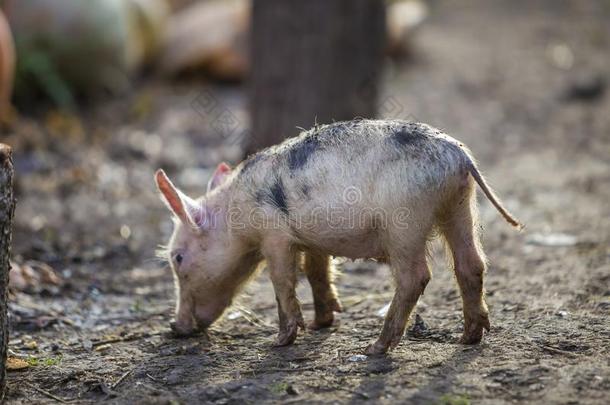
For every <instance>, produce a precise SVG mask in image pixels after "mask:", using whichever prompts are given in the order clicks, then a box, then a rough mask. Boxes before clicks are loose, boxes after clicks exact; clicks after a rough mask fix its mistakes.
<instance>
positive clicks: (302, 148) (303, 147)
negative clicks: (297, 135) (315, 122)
mask: <svg viewBox="0 0 610 405" xmlns="http://www.w3.org/2000/svg"><path fill="white" fill-rule="evenodd" d="M319 145H320V140H319V139H318V136H317V135H309V136H307V137H305V138H304V139H302V140H301V141H300V142H298V143H296V144H295V145H293V146H292V148H291V149H290V151H289V152H288V168H289V169H290V170H291V171H292V170H297V169H300V168H301V167H303V166H305V163H307V161H308V160H309V158H310V157H311V155H312V154H313V153H314V152H315V151H316V150H317V149H318V146H319Z"/></svg>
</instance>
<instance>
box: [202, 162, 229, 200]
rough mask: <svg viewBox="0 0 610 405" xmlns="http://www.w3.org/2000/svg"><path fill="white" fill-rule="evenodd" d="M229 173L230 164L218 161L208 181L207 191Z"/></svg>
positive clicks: (220, 182) (222, 180)
mask: <svg viewBox="0 0 610 405" xmlns="http://www.w3.org/2000/svg"><path fill="white" fill-rule="evenodd" d="M229 174H231V166H229V165H228V164H226V163H225V162H222V163H220V164H219V165H218V167H216V170H214V174H213V175H212V178H211V179H210V181H209V182H208V193H209V192H210V191H212V190H214V189H215V188H216V187H218V186H220V185H221V184H222V183H223V182H224V181H225V179H226V178H227V176H228V175H229Z"/></svg>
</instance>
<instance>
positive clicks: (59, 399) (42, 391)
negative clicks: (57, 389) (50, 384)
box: [25, 382, 71, 404]
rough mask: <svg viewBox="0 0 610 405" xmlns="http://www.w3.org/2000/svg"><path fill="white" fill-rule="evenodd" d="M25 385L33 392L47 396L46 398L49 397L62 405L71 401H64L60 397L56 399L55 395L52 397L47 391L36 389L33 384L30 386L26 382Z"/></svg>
mask: <svg viewBox="0 0 610 405" xmlns="http://www.w3.org/2000/svg"><path fill="white" fill-rule="evenodd" d="M25 385H27V386H28V387H30V388H32V389H33V390H35V391H38V392H39V393H41V394H42V395H44V396H47V397H49V398H51V399H54V400H56V401H58V402H61V403H62V404H68V403H69V402H70V401H71V400H66V399H63V398H61V397H58V396H57V395H53V394H51V393H50V392H49V391H47V390H43V389H42V388H40V387H37V386H35V385H33V384H30V383H29V382H26V383H25Z"/></svg>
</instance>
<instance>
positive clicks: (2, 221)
mask: <svg viewBox="0 0 610 405" xmlns="http://www.w3.org/2000/svg"><path fill="white" fill-rule="evenodd" d="M14 212H15V199H14V197H13V162H12V158H11V148H9V147H8V146H6V145H3V144H1V143H0V362H1V363H2V364H1V365H0V366H1V367H0V401H1V400H2V398H4V392H5V387H6V351H7V346H8V317H7V299H8V290H7V288H8V273H9V270H10V269H11V267H10V262H9V258H10V253H11V225H12V222H13V214H14Z"/></svg>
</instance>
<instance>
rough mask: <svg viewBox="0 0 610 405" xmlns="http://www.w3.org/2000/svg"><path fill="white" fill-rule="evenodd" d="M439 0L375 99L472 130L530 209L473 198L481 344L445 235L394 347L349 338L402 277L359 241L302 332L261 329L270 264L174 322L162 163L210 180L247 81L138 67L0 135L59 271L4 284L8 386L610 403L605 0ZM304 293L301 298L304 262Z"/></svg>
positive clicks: (194, 184)
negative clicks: (465, 327) (26, 287)
mask: <svg viewBox="0 0 610 405" xmlns="http://www.w3.org/2000/svg"><path fill="white" fill-rule="evenodd" d="M557 3H559V4H561V7H560V6H559V5H557ZM430 4H431V14H430V17H429V19H428V20H427V21H426V23H425V24H424V25H423V26H422V28H421V30H420V31H419V32H418V33H417V35H416V37H414V39H413V50H412V55H411V59H410V60H408V61H406V62H405V63H403V64H394V63H388V66H387V69H386V71H387V74H386V78H385V79H384V86H383V87H384V91H383V94H384V97H383V100H382V115H384V116H391V117H412V118H415V119H417V120H421V121H425V122H428V123H430V124H433V125H435V126H438V127H440V128H442V129H444V130H445V131H447V132H448V133H450V134H452V135H454V136H455V137H457V138H458V139H460V140H462V141H464V142H465V143H467V144H468V145H469V146H470V147H471V149H472V150H473V151H474V153H475V155H476V156H477V157H478V158H479V160H480V165H481V167H482V168H483V170H484V172H485V174H486V176H487V178H488V179H489V181H490V182H491V183H492V184H493V185H494V186H495V188H496V189H497V191H498V193H499V195H501V196H502V197H503V199H504V201H505V202H506V204H507V206H508V207H509V208H510V209H511V210H512V211H513V212H514V213H515V214H516V215H517V216H518V217H519V218H520V219H521V220H522V221H523V222H525V223H526V224H527V228H526V230H525V231H524V232H522V233H519V232H515V231H514V230H513V229H512V228H510V227H509V226H508V225H506V223H504V222H503V220H501V218H500V217H499V215H498V214H497V212H496V211H495V210H494V209H493V208H492V207H491V206H490V205H489V203H488V202H486V201H485V200H483V199H481V217H482V224H483V227H484V237H483V242H484V246H485V250H486V252H487V254H488V257H489V263H490V265H489V270H488V274H487V279H486V286H487V297H488V298H487V300H488V304H489V307H490V311H491V321H492V330H491V333H489V334H488V335H487V336H486V338H485V339H484V342H483V343H482V344H480V345H477V346H463V345H460V344H459V343H458V342H457V341H458V338H459V336H460V333H461V328H462V314H461V302H460V297H459V294H458V291H457V287H456V283H455V281H454V277H453V275H452V273H451V272H450V271H448V269H447V266H446V265H445V260H444V257H443V252H442V249H441V247H440V245H438V246H437V245H435V247H434V249H433V251H434V261H433V274H434V277H433V280H432V281H431V283H430V284H429V286H428V288H427V290H426V293H425V295H424V297H423V299H422V301H421V303H420V304H419V306H418V308H417V310H416V312H417V314H418V315H419V316H420V318H421V320H422V321H423V324H422V323H421V322H418V323H417V324H416V325H415V326H414V327H410V328H409V332H408V334H407V335H406V336H405V338H404V339H403V342H402V343H401V344H400V345H399V346H398V347H397V348H396V349H395V350H394V351H393V352H391V353H390V354H388V355H387V356H386V357H382V358H369V359H367V358H362V357H361V356H357V355H358V354H360V353H361V352H362V350H363V348H364V347H365V346H366V345H367V344H368V343H369V342H370V341H371V340H373V339H374V338H375V337H376V335H377V333H378V332H379V330H380V327H381V323H382V318H381V316H380V313H381V310H382V308H383V307H384V306H385V305H386V304H387V303H388V302H389V300H390V297H391V291H392V282H391V280H390V277H389V274H388V271H387V270H386V269H385V268H382V267H379V266H378V265H376V264H373V263H367V262H356V263H352V262H347V263H342V262H340V261H339V260H338V265H339V267H340V268H341V269H342V272H341V274H340V276H339V277H338V280H337V286H338V289H339V292H340V295H341V297H342V300H343V304H344V307H345V311H344V313H342V314H340V316H339V319H338V321H337V323H336V325H335V326H333V327H331V328H329V329H327V330H324V331H320V332H303V333H301V334H300V336H299V338H298V339H297V342H296V344H295V345H293V346H291V347H287V348H272V347H271V345H272V341H273V339H274V337H275V334H276V328H277V320H276V309H275V300H274V295H273V292H272V289H271V286H270V282H269V281H268V279H267V277H266V274H265V273H264V272H263V273H262V274H261V275H260V276H258V277H257V278H256V279H255V280H254V281H253V282H252V283H251V284H250V285H249V286H248V287H247V288H246V290H245V292H244V293H243V294H242V296H241V297H240V298H239V300H238V303H236V304H235V305H234V307H232V308H231V309H230V310H229V311H227V315H226V316H225V318H224V319H223V320H221V321H220V322H218V323H217V324H215V325H214V326H213V327H212V329H211V331H210V336H211V341H209V342H208V341H207V340H206V339H205V338H204V337H193V338H188V339H176V338H173V337H172V336H171V335H170V334H169V328H168V323H169V320H170V319H171V316H172V308H173V299H174V298H173V297H174V292H173V284H172V277H171V274H170V271H169V269H168V268H166V267H165V266H164V265H163V264H162V263H160V262H158V261H157V260H156V259H155V253H154V251H155V248H156V246H157V245H158V244H160V243H164V242H166V240H167V237H168V235H169V233H170V232H171V221H170V218H169V215H168V213H167V212H166V209H165V208H164V207H163V205H162V204H161V202H160V201H159V199H158V198H157V196H156V193H155V189H154V184H153V181H152V174H153V170H154V169H156V168H158V167H163V168H165V169H166V170H167V171H168V173H169V174H170V176H172V177H173V178H175V179H176V182H177V183H178V184H180V185H181V186H183V187H185V189H187V190H188V191H190V192H191V193H192V194H197V193H201V192H202V191H203V189H204V185H205V184H206V181H207V177H208V176H209V174H210V170H211V169H212V167H213V166H214V165H215V164H216V163H218V162H219V161H220V160H221V159H228V160H230V161H231V160H232V161H235V159H236V158H237V156H239V148H238V147H236V146H234V140H233V138H232V137H231V136H227V135H228V134H227V126H226V125H225V124H226V121H222V120H221V119H219V117H222V116H223V114H224V115H225V116H227V114H228V116H230V117H231V118H232V120H234V122H235V123H236V124H235V125H236V126H238V128H237V129H235V131H237V132H239V131H240V129H242V128H245V127H246V126H247V119H246V115H245V111H244V107H245V98H244V92H243V89H242V88H240V87H218V86H215V85H211V84H207V83H201V82H199V83H192V82H190V83H178V84H176V83H173V84H168V83H160V82H159V81H158V80H154V79H148V80H144V81H143V82H142V83H140V84H138V85H137V86H136V89H135V90H134V92H133V94H130V95H129V96H128V97H124V98H122V99H121V100H112V101H107V102H104V103H101V104H99V105H97V106H94V107H88V108H86V109H84V111H83V113H82V114H80V115H78V116H73V115H66V114H60V113H49V114H43V115H42V116H40V117H38V118H32V117H30V118H27V117H25V118H23V119H22V120H21V121H20V122H19V123H18V125H17V127H16V129H15V133H14V134H11V135H9V136H8V139H4V141H8V142H9V143H10V144H12V145H13V146H14V148H15V164H16V169H17V173H18V177H17V181H16V187H17V193H18V199H19V201H18V208H17V214H16V216H17V217H16V229H15V238H14V253H15V257H16V261H17V262H18V263H23V262H24V261H26V260H37V261H41V262H44V263H47V264H49V265H50V266H52V267H53V268H54V269H56V271H57V272H58V274H60V275H61V277H62V279H63V281H64V282H63V284H62V285H61V286H44V285H43V286H39V287H38V288H34V289H33V291H29V292H28V293H24V292H19V293H16V294H15V295H14V299H13V301H12V303H11V304H10V316H11V341H10V348H9V349H10V353H9V355H10V356H12V357H17V358H22V359H25V360H26V361H27V362H28V363H29V367H28V368H26V369H25V370H22V371H12V372H10V373H9V375H8V378H9V381H8V394H7V395H8V397H7V399H8V403H15V404H18V403H52V402H56V401H58V400H59V401H65V402H76V403H93V402H99V401H107V402H111V403H118V404H133V403H142V404H144V403H146V404H148V403H159V404H162V403H170V404H176V403H185V404H186V403H204V402H210V403H219V404H224V403H258V402H271V403H280V402H281V403H293V402H294V403H299V402H324V403H330V402H340V403H347V402H349V403H362V402H369V401H370V402H379V403H396V402H398V403H414V404H454V405H457V404H468V403H473V404H474V403H481V404H491V403H493V404H504V403H516V402H523V403H560V404H577V403H578V404H580V403H582V404H607V403H609V402H610V363H609V360H610V357H609V350H610V322H609V319H610V317H609V310H610V248H609V246H610V244H609V242H610V204H609V202H608V201H609V200H610V96H609V95H608V91H605V92H604V90H605V87H606V84H607V80H608V79H609V78H610V75H609V73H610V68H609V65H608V55H609V52H608V51H609V50H610V31H609V30H608V19H609V18H610V3H608V2H607V1H598V2H594V1H586V2H585V1H564V2H556V1H535V2H532V1H512V2H498V1H495V2H491V1H487V0H478V1H471V0H468V1H460V2H449V1H443V2H441V1H434V2H431V3H430ZM210 100H212V101H211V103H212V104H213V105H215V108H213V109H212V108H207V107H209V106H210V104H209V102H210ZM204 101H206V102H208V103H204ZM202 106H207V107H206V108H203V107H202ZM229 121H231V120H229ZM229 128H232V127H231V126H230V125H229ZM4 137H5V138H6V136H4ZM299 296H300V297H301V300H302V302H303V303H304V310H305V316H306V317H307V318H311V317H312V305H311V302H312V301H311V295H310V293H309V290H308V288H307V285H306V282H305V280H301V283H300V286H299ZM53 397H54V398H55V399H53Z"/></svg>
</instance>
